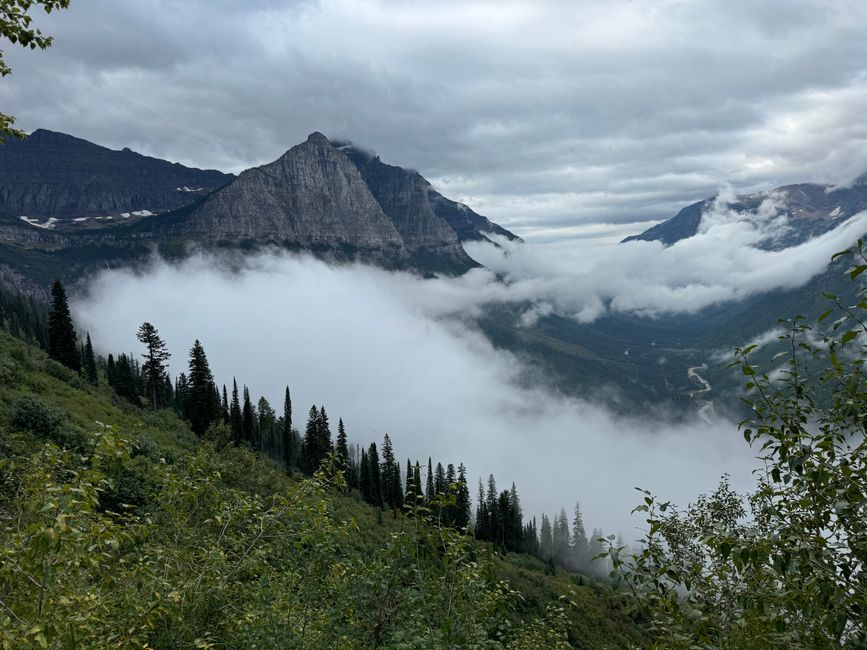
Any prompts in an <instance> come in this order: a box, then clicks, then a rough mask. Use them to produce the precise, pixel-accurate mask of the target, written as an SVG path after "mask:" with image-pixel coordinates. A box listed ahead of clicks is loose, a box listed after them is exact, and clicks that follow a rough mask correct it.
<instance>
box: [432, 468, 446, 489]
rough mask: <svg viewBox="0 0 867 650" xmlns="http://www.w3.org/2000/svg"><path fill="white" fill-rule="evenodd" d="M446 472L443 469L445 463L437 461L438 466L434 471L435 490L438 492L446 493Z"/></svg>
mask: <svg viewBox="0 0 867 650" xmlns="http://www.w3.org/2000/svg"><path fill="white" fill-rule="evenodd" d="M447 487H448V486H447V484H446V473H445V470H443V464H442V463H437V468H436V470H435V471H434V492H435V493H436V494H445V493H446V488H447Z"/></svg>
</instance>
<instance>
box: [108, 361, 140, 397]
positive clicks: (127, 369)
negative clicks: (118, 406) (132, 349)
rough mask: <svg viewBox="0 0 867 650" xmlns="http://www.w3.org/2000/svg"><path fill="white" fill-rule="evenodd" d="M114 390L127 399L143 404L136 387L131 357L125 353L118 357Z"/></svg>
mask: <svg viewBox="0 0 867 650" xmlns="http://www.w3.org/2000/svg"><path fill="white" fill-rule="evenodd" d="M113 388H114V392H116V393H117V394H118V395H119V396H120V397H122V398H124V399H125V400H127V401H129V402H131V403H132V404H135V405H136V406H141V404H140V402H139V399H138V393H137V392H136V387H135V375H134V374H133V367H132V364H131V363H130V360H129V357H128V356H127V355H125V354H123V353H121V355H120V356H119V357H118V358H117V363H116V364H115V370H114V386H113Z"/></svg>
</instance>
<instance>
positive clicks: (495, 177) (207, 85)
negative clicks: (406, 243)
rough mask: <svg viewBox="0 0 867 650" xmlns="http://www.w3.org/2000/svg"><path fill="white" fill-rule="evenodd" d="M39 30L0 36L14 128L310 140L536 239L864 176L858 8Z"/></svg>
mask: <svg viewBox="0 0 867 650" xmlns="http://www.w3.org/2000/svg"><path fill="white" fill-rule="evenodd" d="M38 22H39V25H40V26H42V27H43V29H44V31H46V32H47V33H50V34H53V35H54V36H55V39H56V40H55V44H54V46H53V47H52V48H51V49H50V50H49V51H47V52H44V53H43V52H29V51H28V52H24V51H18V50H15V49H13V48H8V50H7V52H6V55H7V60H8V63H9V64H11V65H12V67H13V68H14V74H13V76H11V77H9V78H6V79H4V80H3V82H2V94H0V101H2V110H3V111H4V112H6V113H10V112H11V113H13V114H15V115H17V116H18V125H19V126H20V127H21V128H24V129H25V130H32V129H35V128H40V127H44V128H51V129H56V130H62V131H66V132H69V133H72V134H74V135H79V136H81V137H84V138H87V139H90V140H93V141H95V142H98V143H100V144H104V145H107V146H110V147H115V148H120V147H123V146H130V147H131V148H133V149H135V150H138V151H141V152H142V153H147V154H151V155H155V156H159V157H164V158H168V159H170V160H175V161H180V162H183V163H186V164H193V165H196V166H201V167H216V168H220V169H224V170H227V171H239V170H241V169H244V168H246V167H249V166H251V165H255V164H259V163H263V162H266V161H270V160H272V159H274V158H276V157H277V156H279V155H280V154H281V153H282V152H283V151H284V150H285V149H287V148H289V147H290V146H291V145H293V144H295V143H298V142H300V141H301V140H303V139H304V137H305V136H306V135H307V134H308V133H310V132H311V131H314V130H318V131H322V132H323V133H325V134H326V135H328V136H329V137H332V138H338V137H339V138H349V139H352V140H353V141H355V142H357V143H359V144H363V145H366V146H368V147H371V148H373V149H375V150H376V151H377V152H378V153H379V154H380V155H381V156H382V157H383V159H384V160H386V161H388V162H392V163H394V164H400V165H402V166H408V167H413V168H416V169H418V170H419V171H421V172H422V173H423V174H424V175H425V176H427V177H428V178H429V179H430V180H432V181H433V182H434V183H435V185H437V186H438V187H439V188H440V189H441V190H442V191H443V192H444V193H446V194H447V195H449V196H451V197H454V198H457V199H460V200H462V201H464V202H466V203H468V204H470V205H472V206H473V207H474V208H476V209H477V210H479V211H481V212H483V213H485V214H487V215H489V216H490V217H492V218H494V219H495V220H497V221H499V222H501V223H503V224H504V225H506V226H508V227H511V228H513V229H515V230H516V231H517V232H519V233H521V234H524V235H525V236H527V235H529V236H530V237H532V236H534V235H537V234H544V235H545V236H547V237H550V236H552V235H556V234H557V233H563V234H567V233H568V234H572V235H574V234H576V233H577V234H580V233H582V232H584V231H586V232H591V233H599V232H603V233H605V232H609V231H610V232H612V233H614V234H617V235H619V234H620V232H622V231H635V230H636V227H635V226H624V225H623V224H626V223H628V222H639V221H643V220H652V219H660V218H666V217H668V216H671V215H672V214H673V213H674V212H676V210H677V209H678V208H679V207H681V206H682V205H684V204H685V203H688V202H691V201H693V200H698V199H700V198H703V197H705V196H708V195H711V194H713V193H715V191H716V189H717V188H718V187H719V186H720V184H722V183H724V182H730V183H732V184H733V185H734V187H735V189H736V190H738V191H747V190H752V189H757V188H765V187H768V186H773V185H778V184H782V183H785V182H796V181H804V180H816V181H828V182H845V181H847V180H849V179H851V178H852V177H854V176H856V175H858V174H860V173H863V172H864V171H867V146H865V144H867V122H865V121H864V120H863V115H864V114H865V112H867V39H864V37H863V35H864V33H865V32H867V3H865V2H863V1H862V0H837V1H835V2H828V1H827V0H766V1H764V2H761V3H756V2H754V1H751V0H727V1H726V2H718V1H717V0H707V1H702V0H654V1H652V2H651V1H646V0H629V1H626V0H604V1H603V0H598V1H597V0H580V1H578V0H563V1H557V0H549V1H544V2H543V1H539V0H533V1H530V2H503V1H498V2H476V1H468V0H441V1H439V2H413V3H411V2H405V1H404V0H394V1H390V0H354V1H350V0H321V1H318V2H315V1H309V2H307V1H299V2H294V3H291V2H287V1H286V0H279V1H278V0H246V1H245V2H232V1H230V0H207V1H205V0H139V1H136V2H117V1H115V0H73V3H72V7H71V8H70V9H69V10H68V11H65V12H61V13H59V14H52V15H51V16H49V17H44V16H41V15H40V16H38ZM601 224H612V225H609V226H603V225H601ZM606 229H607V230H606ZM638 229H640V228H638Z"/></svg>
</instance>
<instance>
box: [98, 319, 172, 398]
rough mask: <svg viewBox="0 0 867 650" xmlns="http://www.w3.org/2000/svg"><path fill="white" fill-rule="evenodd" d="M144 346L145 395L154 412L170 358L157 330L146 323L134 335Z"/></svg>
mask: <svg viewBox="0 0 867 650" xmlns="http://www.w3.org/2000/svg"><path fill="white" fill-rule="evenodd" d="M136 336H137V337H138V340H139V341H140V342H141V343H143V344H144V346H145V348H146V350H145V353H144V354H143V355H142V356H143V357H144V358H145V362H144V365H143V366H142V370H143V371H144V373H145V377H146V386H147V394H148V396H149V401H150V403H151V409H152V410H154V411H156V410H157V407H158V406H161V404H160V403H159V401H160V400H159V396H160V391H161V388H162V385H163V377H164V375H165V373H166V361H168V360H169V358H170V357H171V356H172V355H171V354H170V353H169V351H168V349H167V348H166V343H165V341H163V340H162V338H160V334H159V332H158V331H157V328H156V327H154V326H153V325H151V324H150V323H148V322H144V323H142V324H141V327H139V328H138V334H137V335H136ZM88 338H90V337H88Z"/></svg>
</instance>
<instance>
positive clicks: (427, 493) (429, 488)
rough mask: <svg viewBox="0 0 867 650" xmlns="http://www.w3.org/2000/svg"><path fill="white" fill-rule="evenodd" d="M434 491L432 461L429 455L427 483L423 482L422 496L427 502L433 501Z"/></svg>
mask: <svg viewBox="0 0 867 650" xmlns="http://www.w3.org/2000/svg"><path fill="white" fill-rule="evenodd" d="M435 494H436V491H435V490H434V473H433V463H432V462H431V459H430V456H428V458H427V483H426V484H425V490H424V497H425V499H426V500H427V502H428V503H430V502H431V501H433V498H434V495H435Z"/></svg>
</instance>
